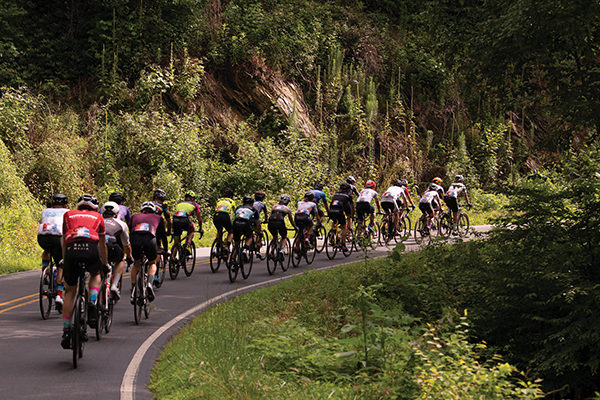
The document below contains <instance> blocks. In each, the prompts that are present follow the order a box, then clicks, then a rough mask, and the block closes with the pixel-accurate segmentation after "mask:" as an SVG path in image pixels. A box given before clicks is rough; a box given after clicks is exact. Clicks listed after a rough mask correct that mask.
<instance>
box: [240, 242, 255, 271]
mask: <svg viewBox="0 0 600 400" xmlns="http://www.w3.org/2000/svg"><path fill="white" fill-rule="evenodd" d="M254 244H255V242H254V241H253V242H252V244H250V249H249V250H248V261H247V262H244V259H243V257H242V278H244V279H248V277H249V276H250V273H251V272H252V263H253V261H254V251H255V250H254ZM243 255H244V253H242V256H243Z"/></svg>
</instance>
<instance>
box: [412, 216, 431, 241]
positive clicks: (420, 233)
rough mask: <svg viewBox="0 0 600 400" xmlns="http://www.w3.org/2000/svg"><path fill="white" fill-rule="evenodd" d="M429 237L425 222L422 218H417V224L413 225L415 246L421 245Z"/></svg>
mask: <svg viewBox="0 0 600 400" xmlns="http://www.w3.org/2000/svg"><path fill="white" fill-rule="evenodd" d="M428 236H429V229H428V228H427V226H426V222H425V219H424V218H419V220H418V221H417V223H416V224H415V242H416V243H417V244H422V243H423V242H424V241H426V240H427V237H428Z"/></svg>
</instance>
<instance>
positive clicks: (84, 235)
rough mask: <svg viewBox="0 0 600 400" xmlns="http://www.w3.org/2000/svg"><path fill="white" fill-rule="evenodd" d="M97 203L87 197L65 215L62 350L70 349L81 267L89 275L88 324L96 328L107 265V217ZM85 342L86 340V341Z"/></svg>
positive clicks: (86, 195)
mask: <svg viewBox="0 0 600 400" xmlns="http://www.w3.org/2000/svg"><path fill="white" fill-rule="evenodd" d="M97 210H98V200H97V199H96V198H95V197H94V196H91V195H89V194H84V195H83V196H81V197H80V198H79V200H77V209H76V210H70V211H67V212H66V213H65V214H64V215H63V244H62V249H63V259H64V267H63V268H64V271H63V275H64V278H65V282H66V284H67V291H66V293H65V298H64V306H63V336H62V341H61V346H62V347H63V349H70V348H71V316H72V315H73V304H74V302H75V296H76V294H77V293H76V292H77V281H78V280H79V274H80V273H81V265H84V266H85V269H86V270H88V272H89V273H90V281H89V291H90V299H89V303H88V325H89V326H90V327H91V328H95V327H96V322H97V320H96V300H97V298H98V292H99V291H100V284H101V277H100V269H101V268H102V267H103V266H104V265H106V261H107V251H106V239H105V234H106V233H105V228H104V218H102V215H100V213H98V212H97ZM84 340H87V338H85V339H84Z"/></svg>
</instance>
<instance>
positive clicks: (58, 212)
mask: <svg viewBox="0 0 600 400" xmlns="http://www.w3.org/2000/svg"><path fill="white" fill-rule="evenodd" d="M67 211H69V209H68V208H46V209H45V210H44V211H42V218H41V221H40V222H41V223H40V225H39V226H38V235H54V236H62V233H63V232H62V227H63V216H64V215H65V213H66V212H67Z"/></svg>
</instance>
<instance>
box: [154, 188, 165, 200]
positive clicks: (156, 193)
mask: <svg viewBox="0 0 600 400" xmlns="http://www.w3.org/2000/svg"><path fill="white" fill-rule="evenodd" d="M152 197H153V198H155V199H157V200H160V201H165V200H166V199H167V192H165V191H164V190H162V189H156V190H155V191H154V194H153V195H152Z"/></svg>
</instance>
